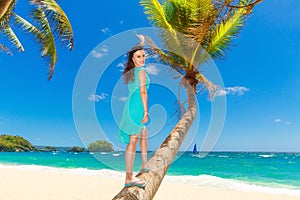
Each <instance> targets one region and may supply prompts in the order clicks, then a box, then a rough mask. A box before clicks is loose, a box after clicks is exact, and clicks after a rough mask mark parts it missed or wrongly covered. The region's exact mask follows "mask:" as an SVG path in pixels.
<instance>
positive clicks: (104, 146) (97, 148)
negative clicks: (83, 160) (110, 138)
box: [88, 140, 114, 152]
mask: <svg viewBox="0 0 300 200" xmlns="http://www.w3.org/2000/svg"><path fill="white" fill-rule="evenodd" d="M88 151H90V152H112V151H114V149H113V146H112V144H111V143H109V142H107V141H105V140H97V141H96V142H93V143H91V144H90V145H89V146H88Z"/></svg>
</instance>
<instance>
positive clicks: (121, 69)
mask: <svg viewBox="0 0 300 200" xmlns="http://www.w3.org/2000/svg"><path fill="white" fill-rule="evenodd" d="M117 66H118V67H119V68H120V71H121V72H123V71H124V68H125V66H124V63H119V64H118V65H117Z"/></svg>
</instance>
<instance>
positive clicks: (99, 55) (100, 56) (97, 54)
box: [92, 51, 104, 58]
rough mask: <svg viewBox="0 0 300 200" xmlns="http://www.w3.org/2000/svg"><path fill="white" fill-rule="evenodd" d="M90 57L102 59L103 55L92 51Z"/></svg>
mask: <svg viewBox="0 0 300 200" xmlns="http://www.w3.org/2000/svg"><path fill="white" fill-rule="evenodd" d="M92 55H93V57H94V58H102V57H103V56H104V54H103V53H101V52H98V51H92Z"/></svg>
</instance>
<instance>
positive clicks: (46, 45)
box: [32, 6, 57, 80]
mask: <svg viewBox="0 0 300 200" xmlns="http://www.w3.org/2000/svg"><path fill="white" fill-rule="evenodd" d="M32 15H33V18H34V19H35V20H36V21H37V22H39V29H40V30H41V32H42V33H43V35H44V39H43V40H42V50H41V52H42V53H41V54H42V57H46V58H48V59H49V60H48V62H49V64H48V67H49V76H48V80H50V79H51V78H52V76H53V72H54V65H55V63H56V61H57V56H56V47H55V42H54V36H53V34H52V31H51V27H50V25H49V22H48V19H47V17H46V15H45V13H44V11H43V9H42V7H41V6H38V7H37V8H35V9H34V10H33V11H32Z"/></svg>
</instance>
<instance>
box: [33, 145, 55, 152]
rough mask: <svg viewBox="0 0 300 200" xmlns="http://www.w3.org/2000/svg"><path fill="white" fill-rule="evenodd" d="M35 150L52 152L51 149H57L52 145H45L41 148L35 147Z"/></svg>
mask: <svg viewBox="0 0 300 200" xmlns="http://www.w3.org/2000/svg"><path fill="white" fill-rule="evenodd" d="M37 151H42V152H53V151H57V149H56V148H55V147H53V146H46V147H43V148H37Z"/></svg>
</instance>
